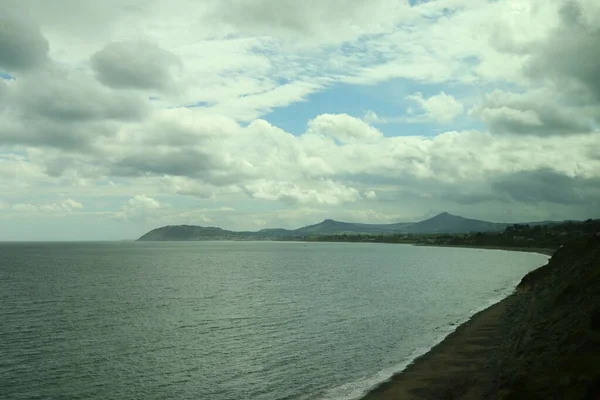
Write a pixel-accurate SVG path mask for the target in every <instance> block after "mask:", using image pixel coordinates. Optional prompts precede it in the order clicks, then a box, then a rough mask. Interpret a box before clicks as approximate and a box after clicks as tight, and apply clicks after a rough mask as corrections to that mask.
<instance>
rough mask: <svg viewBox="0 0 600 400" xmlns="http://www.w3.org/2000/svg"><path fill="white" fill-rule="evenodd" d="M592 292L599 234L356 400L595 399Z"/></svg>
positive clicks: (598, 304)
mask: <svg viewBox="0 0 600 400" xmlns="http://www.w3.org/2000/svg"><path fill="white" fill-rule="evenodd" d="M599 285H600V234H594V235H589V236H585V237H580V238H578V239H576V240H573V241H571V242H568V243H567V244H565V245H564V246H562V247H561V248H560V249H558V250H557V251H556V253H555V254H554V255H553V256H552V257H551V258H550V260H549V261H548V263H547V264H545V265H543V266H541V267H540V268H537V269H534V270H533V271H531V272H529V273H528V274H526V275H525V276H524V277H523V279H521V282H520V283H519V284H518V285H517V287H516V290H514V291H513V293H512V294H510V295H508V296H507V297H506V298H504V299H503V300H501V301H500V302H498V303H496V304H494V305H492V306H491V307H488V308H486V309H485V310H483V311H480V312H479V313H476V314H474V315H473V316H472V317H471V318H470V319H469V320H468V321H467V322H466V323H464V324H462V325H460V326H459V327H458V328H457V329H456V330H455V331H454V332H452V333H450V334H449V335H448V336H447V337H446V338H445V339H444V340H443V341H441V342H440V343H439V344H438V345H436V346H434V347H433V348H432V349H431V350H430V351H429V352H427V353H426V354H424V355H423V356H421V357H418V358H416V359H415V360H414V361H413V363H412V364H410V365H409V366H408V367H406V368H405V369H404V370H403V371H402V372H399V373H398V374H396V375H394V376H393V377H392V378H391V379H389V380H388V381H387V382H384V383H381V384H379V385H378V386H376V387H373V389H371V390H370V391H369V392H368V393H366V394H365V395H364V396H363V397H362V399H363V400H382V399H386V400H388V399H402V400H411V399H421V400H429V399H432V400H433V399H436V400H439V399H463V400H486V399H488V400H491V399H499V398H502V399H507V400H508V399H511V400H512V399H515V400H517V399H549V398H556V399H590V400H591V399H600V364H598V362H597V361H598V353H597V349H598V348H599V347H598V346H599V345H600V292H598V286H599ZM575 310H576V312H575ZM557 366H560V368H557Z"/></svg>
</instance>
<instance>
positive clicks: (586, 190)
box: [491, 168, 600, 209]
mask: <svg viewBox="0 0 600 400" xmlns="http://www.w3.org/2000/svg"><path fill="white" fill-rule="evenodd" d="M491 187H492V189H493V190H494V191H496V192H497V193H499V194H502V195H504V196H506V197H508V198H509V199H511V200H513V201H516V202H521V203H531V204H537V203H554V204H562V205H582V206H583V205H588V206H593V207H592V209H593V208H594V207H596V206H597V207H598V208H596V209H600V179H599V178H584V177H578V176H575V177H571V176H567V175H564V174H561V173H559V172H556V171H554V170H552V169H550V168H541V169H537V170H532V171H521V172H515V173H512V174H508V175H504V176H500V177H496V178H493V179H492V182H491Z"/></svg>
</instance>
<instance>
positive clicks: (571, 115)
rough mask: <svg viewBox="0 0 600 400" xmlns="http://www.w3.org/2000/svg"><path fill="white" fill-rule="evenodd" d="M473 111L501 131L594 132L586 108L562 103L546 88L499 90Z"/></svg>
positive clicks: (535, 132) (523, 132)
mask: <svg viewBox="0 0 600 400" xmlns="http://www.w3.org/2000/svg"><path fill="white" fill-rule="evenodd" d="M471 113H472V114H474V115H477V116H479V117H480V118H481V119H482V120H483V121H484V122H485V123H487V124H488V126H489V128H490V131H491V132H492V133H497V134H511V133H512V134H529V135H538V136H548V135H569V134H580V133H587V132H591V131H592V122H593V119H592V118H591V116H590V115H586V112H585V110H581V109H578V108H574V107H568V106H565V105H563V104H560V103H559V102H558V101H557V99H556V97H553V96H552V95H551V94H550V93H549V92H548V91H545V90H538V91H531V92H528V93H523V94H520V93H508V92H503V91H499V90H496V91H494V92H492V93H490V94H487V95H486V96H485V97H484V99H483V101H482V103H481V104H480V105H479V106H478V107H476V108H474V109H473V110H472V111H471Z"/></svg>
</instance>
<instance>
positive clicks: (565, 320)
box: [496, 237, 600, 399]
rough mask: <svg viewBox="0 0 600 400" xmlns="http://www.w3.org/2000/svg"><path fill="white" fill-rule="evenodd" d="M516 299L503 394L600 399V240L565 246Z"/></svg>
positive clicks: (502, 372) (503, 363) (501, 379)
mask: <svg viewBox="0 0 600 400" xmlns="http://www.w3.org/2000/svg"><path fill="white" fill-rule="evenodd" d="M516 297H517V301H516V302H515V304H514V307H512V308H510V309H509V310H508V313H507V317H506V318H507V326H506V328H508V329H507V331H506V335H505V340H504V343H503V346H504V349H505V353H504V355H503V357H502V359H501V360H499V361H500V363H499V373H498V381H497V387H496V389H497V390H498V392H499V393H500V394H501V395H502V398H507V399H521V398H540V399H541V398H543V399H551V398H556V399H598V398H600V397H598V396H600V238H597V237H592V238H586V239H580V240H578V241H576V242H571V243H569V244H567V245H565V246H563V248H561V249H559V250H558V251H557V252H556V253H555V254H554V256H553V257H552V259H551V260H550V262H549V263H548V265H546V266H544V267H542V268H539V269H537V270H535V271H533V272H531V273H529V274H528V275H526V276H525V277H524V278H523V280H522V282H521V283H520V285H519V287H518V294H517V295H516Z"/></svg>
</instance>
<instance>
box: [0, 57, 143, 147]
mask: <svg viewBox="0 0 600 400" xmlns="http://www.w3.org/2000/svg"><path fill="white" fill-rule="evenodd" d="M3 98H4V103H5V104H6V106H5V107H4V109H2V108H0V121H1V122H2V123H3V126H4V129H3V130H2V131H0V139H1V140H2V141H3V143H12V144H29V145H41V146H51V147H59V148H71V149H72V148H80V149H82V148H85V147H87V146H89V144H90V143H91V142H94V141H96V140H97V139H98V138H100V137H102V136H107V135H112V134H114V133H115V131H116V128H115V124H117V123H127V122H129V121H133V120H136V119H140V118H143V117H144V116H145V115H147V113H148V111H149V105H148V104H147V102H146V101H144V100H143V98H141V97H140V96H138V95H134V94H129V93H114V92H112V91H110V90H109V89H106V88H104V87H103V86H102V85H100V84H98V83H96V82H95V81H94V80H93V79H90V78H89V77H88V76H86V75H85V74H82V73H78V72H67V71H64V70H62V69H59V68H57V67H49V68H47V69H45V70H43V71H39V73H38V74H37V75H35V76H29V77H27V78H26V79H18V80H16V81H14V82H11V84H10V85H9V87H8V90H6V94H4V95H3ZM0 100H2V99H0Z"/></svg>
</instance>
